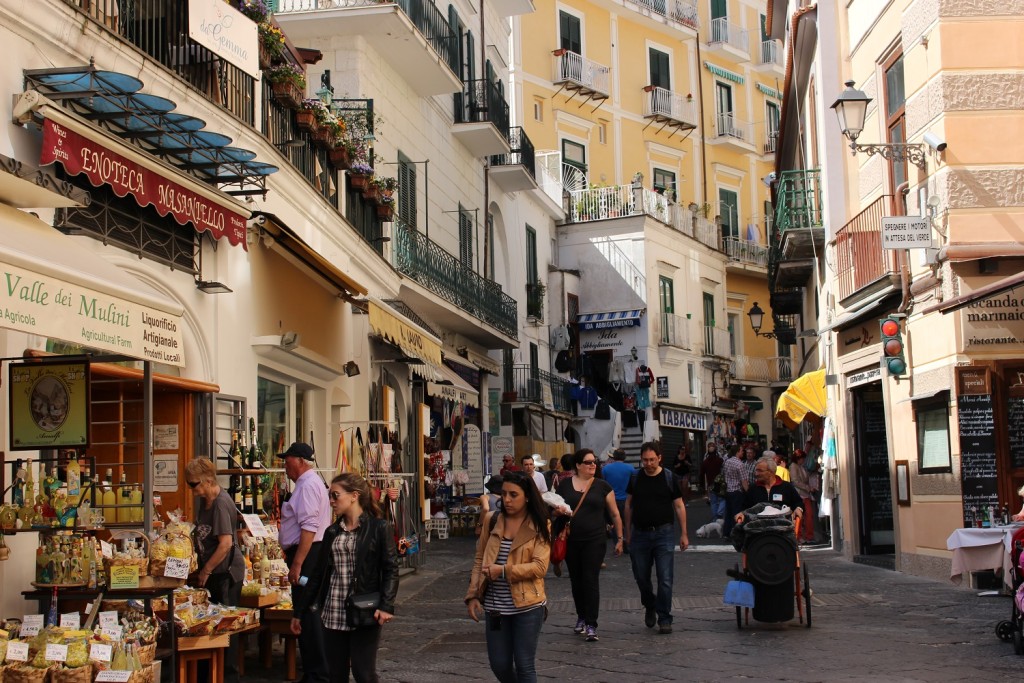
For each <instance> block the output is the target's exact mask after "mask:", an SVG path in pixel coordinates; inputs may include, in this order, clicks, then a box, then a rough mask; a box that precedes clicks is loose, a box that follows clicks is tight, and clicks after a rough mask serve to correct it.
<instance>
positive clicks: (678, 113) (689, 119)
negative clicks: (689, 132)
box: [644, 85, 697, 127]
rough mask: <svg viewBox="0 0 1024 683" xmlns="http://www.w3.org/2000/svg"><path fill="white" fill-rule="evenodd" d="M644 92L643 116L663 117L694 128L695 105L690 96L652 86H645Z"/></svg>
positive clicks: (695, 118)
mask: <svg viewBox="0 0 1024 683" xmlns="http://www.w3.org/2000/svg"><path fill="white" fill-rule="evenodd" d="M644 90H645V91H646V94H645V97H644V116H664V117H666V118H669V119H672V120H673V121H678V122H679V123H686V124H689V125H691V126H694V127H696V125H697V103H696V102H694V101H693V97H692V96H686V95H679V94H677V93H674V92H672V91H671V90H666V89H665V88H660V87H658V86H653V85H649V86H647V87H646V88H644Z"/></svg>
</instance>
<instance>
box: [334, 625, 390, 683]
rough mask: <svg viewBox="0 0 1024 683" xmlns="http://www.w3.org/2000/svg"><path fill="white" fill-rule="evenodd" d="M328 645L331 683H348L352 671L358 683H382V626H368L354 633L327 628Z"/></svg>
mask: <svg viewBox="0 0 1024 683" xmlns="http://www.w3.org/2000/svg"><path fill="white" fill-rule="evenodd" d="M324 645H326V646H327V652H328V655H327V659H328V664H329V666H330V671H331V683H348V673H349V669H351V670H352V676H353V678H355V679H356V683H378V680H379V679H378V678H377V648H379V647H380V626H365V627H363V628H357V629H356V630H354V631H336V630H335V629H333V628H325V629H324Z"/></svg>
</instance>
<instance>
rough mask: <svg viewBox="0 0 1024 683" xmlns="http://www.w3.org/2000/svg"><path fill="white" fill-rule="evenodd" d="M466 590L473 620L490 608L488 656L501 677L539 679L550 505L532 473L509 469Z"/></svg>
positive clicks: (522, 682)
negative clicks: (499, 502) (539, 648)
mask: <svg viewBox="0 0 1024 683" xmlns="http://www.w3.org/2000/svg"><path fill="white" fill-rule="evenodd" d="M483 528H484V529H485V530H486V531H484V532H482V533H481V534H480V539H479V540H478V541H477V544H476V557H475V558H474V560H473V573H472V576H471V578H470V581H469V590H468V591H467V592H466V607H467V608H468V610H469V616H470V617H472V619H473V621H480V617H481V616H483V615H485V614H486V621H487V659H488V660H489V661H490V664H491V671H493V672H494V676H495V678H497V679H498V680H499V681H501V683H517V682H518V683H530V682H532V681H536V680H537V671H536V666H535V663H534V660H535V658H536V655H537V641H538V640H539V639H540V629H541V627H542V626H543V625H544V618H545V616H546V615H547V607H546V606H545V605H546V604H547V597H546V596H545V593H544V575H545V574H546V573H547V571H548V558H549V557H550V554H551V532H550V531H549V526H548V508H547V505H545V504H544V501H543V500H541V497H540V491H538V490H537V484H536V483H534V481H533V478H532V477H530V476H528V475H526V474H525V473H523V472H506V473H505V476H504V478H503V480H502V484H501V508H500V509H498V510H496V511H494V512H491V513H490V514H488V515H487V517H486V518H485V519H484V527H483Z"/></svg>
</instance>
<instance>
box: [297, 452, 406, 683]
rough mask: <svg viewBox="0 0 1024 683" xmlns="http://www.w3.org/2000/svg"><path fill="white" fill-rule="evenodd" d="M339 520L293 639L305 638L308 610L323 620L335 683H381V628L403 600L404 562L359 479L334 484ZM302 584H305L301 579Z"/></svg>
mask: <svg viewBox="0 0 1024 683" xmlns="http://www.w3.org/2000/svg"><path fill="white" fill-rule="evenodd" d="M328 497H329V498H330V500H331V510H332V511H333V512H334V514H335V516H336V517H337V520H336V521H335V522H334V524H332V525H331V526H329V527H328V528H327V531H326V532H324V540H323V551H322V552H321V553H320V557H319V559H318V561H317V564H316V568H315V569H314V571H313V573H312V575H310V576H309V577H308V580H309V583H308V584H307V587H306V590H305V591H304V592H303V594H302V598H301V599H300V600H299V601H298V602H296V604H295V611H294V618H293V619H292V626H291V628H292V633H294V634H296V635H299V634H301V633H302V624H301V619H302V616H303V615H304V614H305V613H306V611H307V610H315V611H316V612H318V613H319V614H320V618H321V620H322V621H323V625H324V645H325V647H326V649H327V664H328V666H329V668H330V671H331V681H332V682H334V683H341V682H342V681H346V682H347V681H348V679H349V678H348V676H349V670H350V669H351V671H352V675H353V677H354V678H355V680H356V683H363V682H364V681H368V682H372V683H376V681H377V680H378V678H377V649H378V648H379V647H380V636H381V627H382V626H383V625H384V624H386V623H388V622H389V621H391V619H392V618H393V615H394V613H395V598H396V597H397V595H398V557H397V553H396V549H395V537H394V532H393V530H392V528H391V525H390V524H389V523H388V522H386V521H385V520H383V519H382V518H381V510H380V506H379V505H378V504H377V499H376V498H374V497H373V495H372V494H371V493H370V486H369V485H368V484H367V483H366V480H365V479H363V478H362V477H361V476H359V475H358V474H355V473H352V472H346V473H344V474H339V475H338V476H336V477H335V478H334V479H332V480H331V489H330V493H328ZM300 581H301V579H300Z"/></svg>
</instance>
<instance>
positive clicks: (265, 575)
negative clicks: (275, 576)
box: [260, 547, 270, 586]
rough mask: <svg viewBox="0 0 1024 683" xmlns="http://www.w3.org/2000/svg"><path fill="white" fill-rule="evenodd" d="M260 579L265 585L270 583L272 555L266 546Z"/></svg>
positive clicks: (261, 563)
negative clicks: (268, 552)
mask: <svg viewBox="0 0 1024 683" xmlns="http://www.w3.org/2000/svg"><path fill="white" fill-rule="evenodd" d="M260 580H261V583H262V584H263V585H264V586H266V585H268V584H269V583H270V556H269V555H268V554H267V549H266V547H264V548H263V559H262V560H260Z"/></svg>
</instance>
